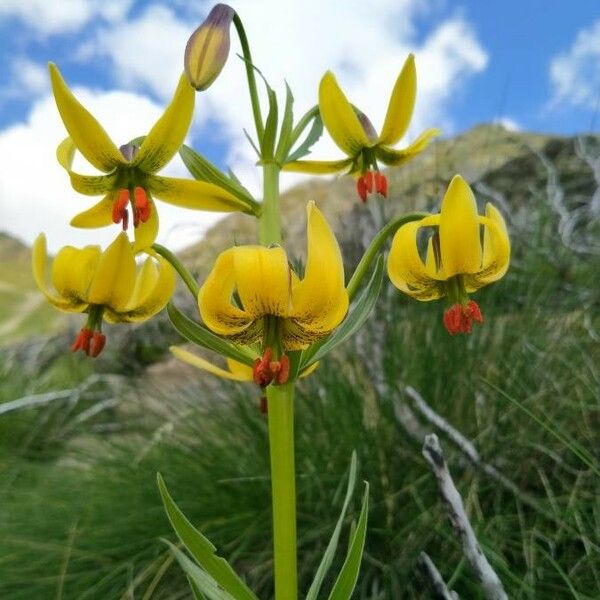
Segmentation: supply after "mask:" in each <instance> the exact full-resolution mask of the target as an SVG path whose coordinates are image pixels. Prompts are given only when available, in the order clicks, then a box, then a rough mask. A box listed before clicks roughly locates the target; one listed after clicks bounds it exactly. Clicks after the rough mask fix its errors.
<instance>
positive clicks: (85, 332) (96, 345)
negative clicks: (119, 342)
mask: <svg viewBox="0 0 600 600" xmlns="http://www.w3.org/2000/svg"><path fill="white" fill-rule="evenodd" d="M105 344H106V336H105V335H104V334H103V333H101V332H100V331H92V330H91V329H89V328H88V327H84V328H83V329H82V330H81V331H80V332H79V334H78V335H77V337H76V338H75V341H74V342H73V343H72V344H71V351H72V352H77V350H81V351H82V352H85V354H86V356H91V357H92V358H96V357H97V356H98V355H99V354H100V352H102V350H103V348H104V345H105Z"/></svg>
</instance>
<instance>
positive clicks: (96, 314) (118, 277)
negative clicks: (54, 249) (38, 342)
mask: <svg viewBox="0 0 600 600" xmlns="http://www.w3.org/2000/svg"><path fill="white" fill-rule="evenodd" d="M155 260H156V263H158V264H156V263H155ZM46 262H47V254H46V238H45V236H44V234H40V235H39V236H38V237H37V239H36V240H35V243H34V244H33V276H34V278H35V281H36V283H37V285H38V287H39V288H40V290H41V291H42V292H43V293H44V295H45V296H46V298H47V299H48V301H49V302H50V303H51V304H52V305H54V306H55V307H56V308H58V309H60V310H62V311H66V312H75V313H83V312H85V313H87V315H88V319H87V324H86V325H85V327H83V329H82V330H81V332H80V333H79V335H78V337H77V339H76V340H75V342H74V343H73V345H72V346H71V349H72V350H73V351H76V350H83V351H84V352H85V353H86V354H88V355H91V356H94V357H95V356H98V354H100V352H101V351H102V348H103V347H104V343H105V341H106V338H105V336H104V335H103V334H102V319H104V320H105V321H107V322H108V323H135V322H141V321H146V320H147V319H149V318H150V317H152V316H153V315H155V314H156V313H158V312H160V311H161V310H162V309H163V308H164V307H165V305H166V304H167V302H168V301H169V299H170V298H171V296H172V295H173V291H174V290H175V271H174V269H173V267H172V266H171V265H170V264H169V263H168V262H167V261H166V260H165V259H163V258H162V257H160V256H158V255H156V256H154V255H153V256H148V258H147V259H146V260H145V262H144V263H143V265H142V266H141V267H140V268H139V269H138V268H137V267H136V262H135V253H134V249H133V247H132V245H131V244H130V242H129V240H128V239H127V235H126V234H125V233H120V234H119V235H118V236H117V238H116V239H115V241H114V242H113V243H112V244H111V245H110V246H108V248H107V249H106V250H104V252H102V250H101V249H100V247H99V246H86V247H85V248H81V249H80V248H74V247H73V246H65V247H64V248H61V250H60V251H59V252H58V254H57V255H56V258H55V259H54V261H53V263H52V270H51V280H52V285H53V286H54V289H55V290H56V291H52V290H50V289H49V288H48V286H47V284H46Z"/></svg>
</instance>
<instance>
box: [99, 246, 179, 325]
mask: <svg viewBox="0 0 600 600" xmlns="http://www.w3.org/2000/svg"><path fill="white" fill-rule="evenodd" d="M156 260H157V261H158V266H157V264H156V263H155V262H154V261H153V259H152V258H150V257H148V258H147V259H146V260H145V262H144V264H143V266H142V268H141V270H140V272H139V273H138V276H137V278H136V282H135V288H134V291H133V294H132V296H131V298H130V299H129V302H128V304H127V306H126V307H125V308H124V309H123V310H120V311H119V312H116V311H111V313H110V317H111V319H110V320H112V321H113V322H120V323H136V322H140V321H145V320H146V319H149V318H150V317H151V316H153V315H155V314H156V313H158V312H160V311H161V310H162V309H163V308H164V307H165V306H166V305H167V302H168V301H169V300H170V299H171V296H172V295H173V292H174V291H175V271H174V269H173V267H172V266H171V265H170V264H169V262H168V261H166V260H165V259H164V258H162V257H160V256H157V257H156Z"/></svg>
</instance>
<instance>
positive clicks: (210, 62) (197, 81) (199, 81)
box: [184, 4, 235, 91]
mask: <svg viewBox="0 0 600 600" xmlns="http://www.w3.org/2000/svg"><path fill="white" fill-rule="evenodd" d="M234 15H235V11H234V10H233V8H231V6H227V4H217V5H216V6H215V7H214V8H213V9H212V10H211V11H210V13H209V14H208V17H206V20H205V21H204V23H202V25H200V27H198V29H196V31H194V33H192V35H191V37H190V39H189V40H188V43H187V46H186V47H185V58H184V67H185V72H186V75H187V77H188V79H189V81H190V83H191V85H192V86H193V87H194V88H196V90H198V91H202V90H205V89H207V88H208V87H209V86H210V85H211V84H212V82H213V81H214V80H215V79H216V78H217V76H218V75H219V73H220V72H221V69H222V68H223V67H224V66H225V62H226V61H227V56H228V55H229V45H230V41H229V28H230V25H231V21H232V19H233V17H234Z"/></svg>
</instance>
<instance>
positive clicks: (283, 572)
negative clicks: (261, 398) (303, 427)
mask: <svg viewBox="0 0 600 600" xmlns="http://www.w3.org/2000/svg"><path fill="white" fill-rule="evenodd" d="M267 403H268V415H269V445H270V452H271V490H272V495H273V551H274V557H275V598H276V600H296V598H297V597H298V580H297V579H298V575H297V565H296V477H295V466H294V384H293V383H286V384H285V385H278V386H276V385H270V386H269V387H268V388H267Z"/></svg>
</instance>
